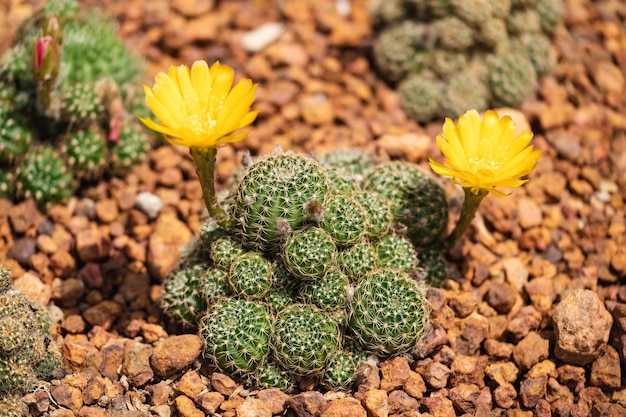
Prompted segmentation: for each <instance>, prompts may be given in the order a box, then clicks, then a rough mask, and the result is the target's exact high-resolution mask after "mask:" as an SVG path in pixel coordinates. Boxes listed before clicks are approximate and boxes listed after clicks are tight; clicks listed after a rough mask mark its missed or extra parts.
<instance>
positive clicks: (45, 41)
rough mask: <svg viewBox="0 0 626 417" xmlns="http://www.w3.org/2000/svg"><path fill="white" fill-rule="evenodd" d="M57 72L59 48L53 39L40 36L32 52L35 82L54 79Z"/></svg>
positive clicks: (47, 36)
mask: <svg viewBox="0 0 626 417" xmlns="http://www.w3.org/2000/svg"><path fill="white" fill-rule="evenodd" d="M58 72H59V48H58V46H57V43H56V41H55V39H54V38H53V37H52V36H50V35H46V36H40V37H39V38H38V39H37V42H36V43H35V48H34V51H33V75H34V77H35V79H36V80H37V81H44V80H48V79H51V78H54V77H56V75H57V73H58Z"/></svg>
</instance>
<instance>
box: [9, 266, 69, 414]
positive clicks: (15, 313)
mask: <svg viewBox="0 0 626 417" xmlns="http://www.w3.org/2000/svg"><path fill="white" fill-rule="evenodd" d="M11 283H12V276H11V272H10V270H9V269H8V268H6V267H4V266H3V265H1V264H0V398H1V399H2V400H0V411H1V412H2V415H3V416H4V415H9V416H11V415H15V416H22V415H23V414H22V412H21V411H20V407H19V402H18V401H17V397H18V396H20V395H23V394H25V393H26V392H28V391H29V390H30V389H31V388H32V387H33V386H34V385H35V384H36V383H37V382H38V381H40V380H45V379H48V378H50V377H51V375H52V372H53V371H54V370H55V369H58V368H59V367H60V365H61V353H60V350H59V348H58V346H57V345H56V343H54V342H53V341H52V340H51V339H50V337H49V335H48V332H49V330H50V325H51V323H50V317H49V315H48V313H47V311H46V310H45V308H44V307H43V306H42V305H39V304H37V303H35V302H33V301H31V300H30V299H28V298H27V297H26V296H25V295H24V294H23V293H21V292H19V291H17V290H15V289H13V288H11Z"/></svg>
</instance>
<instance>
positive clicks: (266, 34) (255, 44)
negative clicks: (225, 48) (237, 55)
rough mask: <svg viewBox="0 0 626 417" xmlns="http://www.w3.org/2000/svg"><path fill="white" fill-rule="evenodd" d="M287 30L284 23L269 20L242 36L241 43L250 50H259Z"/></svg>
mask: <svg viewBox="0 0 626 417" xmlns="http://www.w3.org/2000/svg"><path fill="white" fill-rule="evenodd" d="M284 31H285V26H284V25H283V24H282V23H274V22H267V23H264V24H262V25H261V26H259V27H257V28H256V29H254V30H250V31H248V32H246V33H244V34H243V35H242V36H241V39H240V41H239V42H240V44H241V47H242V48H243V49H245V50H246V51H248V52H259V51H262V50H263V49H265V48H266V47H267V46H268V45H270V44H271V43H273V42H274V41H276V40H277V39H278V38H279V37H280V35H282V33H283V32H284Z"/></svg>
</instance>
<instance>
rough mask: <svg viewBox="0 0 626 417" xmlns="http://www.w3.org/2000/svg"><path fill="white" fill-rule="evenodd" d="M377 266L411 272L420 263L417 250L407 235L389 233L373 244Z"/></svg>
mask: <svg viewBox="0 0 626 417" xmlns="http://www.w3.org/2000/svg"><path fill="white" fill-rule="evenodd" d="M372 246H373V247H374V251H375V252H376V266H378V267H380V268H393V269H399V270H401V271H404V272H411V271H412V270H413V269H414V268H415V267H416V266H417V263H418V260H417V252H415V249H414V248H413V245H411V242H409V240H408V239H407V238H406V237H403V236H398V235H393V234H389V235H386V236H383V237H381V238H380V239H378V240H377V241H376V242H374V243H373V244H372Z"/></svg>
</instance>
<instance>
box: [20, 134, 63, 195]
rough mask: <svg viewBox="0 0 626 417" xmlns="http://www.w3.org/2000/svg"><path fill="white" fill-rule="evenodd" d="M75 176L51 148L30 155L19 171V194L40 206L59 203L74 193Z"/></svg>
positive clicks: (34, 151) (40, 149) (42, 148)
mask: <svg viewBox="0 0 626 417" xmlns="http://www.w3.org/2000/svg"><path fill="white" fill-rule="evenodd" d="M74 186H75V180H74V176H73V175H72V174H71V173H70V172H69V171H68V170H67V165H66V164H65V161H64V160H63V159H62V158H61V157H60V156H59V155H58V153H57V152H56V151H55V150H54V149H53V148H51V147H48V146H44V147H41V148H37V149H34V150H32V151H30V152H29V153H28V155H27V156H26V158H25V159H24V160H23V161H22V163H21V164H20V165H19V167H18V169H17V192H18V194H20V195H22V196H24V197H25V198H29V197H34V198H35V200H36V201H37V202H38V203H40V204H44V205H45V204H49V203H57V202H59V201H61V200H63V199H66V198H68V197H69V196H71V195H72V193H73V192H74Z"/></svg>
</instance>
